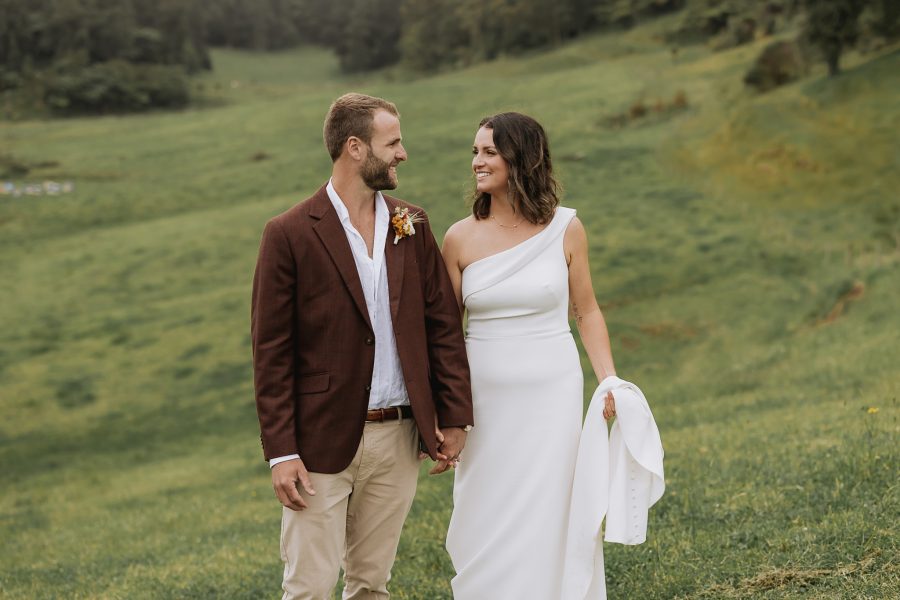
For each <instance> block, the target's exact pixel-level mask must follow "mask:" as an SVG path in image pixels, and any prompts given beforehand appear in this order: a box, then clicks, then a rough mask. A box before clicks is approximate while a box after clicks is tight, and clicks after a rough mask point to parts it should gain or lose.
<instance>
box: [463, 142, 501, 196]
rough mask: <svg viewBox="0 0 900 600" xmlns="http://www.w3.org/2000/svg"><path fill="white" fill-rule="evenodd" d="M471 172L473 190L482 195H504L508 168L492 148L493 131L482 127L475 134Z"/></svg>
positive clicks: (494, 148)
mask: <svg viewBox="0 0 900 600" xmlns="http://www.w3.org/2000/svg"><path fill="white" fill-rule="evenodd" d="M472 154H473V156H472V171H473V172H474V173H475V189H476V190H478V192H479V193H482V194H490V195H492V196H493V195H495V194H502V195H505V194H506V191H507V186H508V180H509V166H507V164H506V161H505V160H503V157H502V156H500V153H499V152H497V148H496V147H495V146H494V131H493V130H492V129H488V128H487V127H482V128H481V129H479V130H478V133H476V134H475V143H474V144H473V146H472Z"/></svg>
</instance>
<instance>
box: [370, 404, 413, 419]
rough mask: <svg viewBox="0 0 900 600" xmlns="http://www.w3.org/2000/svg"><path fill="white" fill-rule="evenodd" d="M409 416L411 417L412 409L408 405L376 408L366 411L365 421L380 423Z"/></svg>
mask: <svg viewBox="0 0 900 600" xmlns="http://www.w3.org/2000/svg"><path fill="white" fill-rule="evenodd" d="M409 418H412V409H411V408H410V407H409V406H392V407H390V408H376V409H373V410H370V411H369V412H367V413H366V423H373V422H374V423H381V422H382V421H396V420H397V419H409Z"/></svg>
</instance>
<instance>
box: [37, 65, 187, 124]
mask: <svg viewBox="0 0 900 600" xmlns="http://www.w3.org/2000/svg"><path fill="white" fill-rule="evenodd" d="M189 99H190V94H189V91H188V82H187V76H186V75H185V74H184V71H183V70H182V69H181V68H180V67H172V66H162V65H135V64H131V63H127V62H125V61H119V60H116V61H110V62H105V63H99V64H95V65H91V66H88V67H84V68H83V69H80V70H77V71H69V72H65V73H56V74H53V75H51V76H49V77H48V78H47V79H46V81H45V88H44V101H45V102H46V103H47V105H48V106H50V107H51V108H53V109H54V110H57V111H62V112H94V113H96V112H123V111H140V110H147V109H151V108H172V107H179V106H184V105H186V104H187V103H188V100H189Z"/></svg>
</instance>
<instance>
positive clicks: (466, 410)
mask: <svg viewBox="0 0 900 600" xmlns="http://www.w3.org/2000/svg"><path fill="white" fill-rule="evenodd" d="M324 137H325V145H326V147H327V148H328V152H329V154H330V155H331V158H332V161H333V163H334V164H333V168H332V174H331V179H330V180H329V181H328V183H327V184H326V185H324V186H322V188H321V189H319V191H318V192H316V193H315V194H314V195H313V196H312V197H311V198H309V199H307V200H305V201H304V202H301V203H300V204H298V205H296V206H294V207H293V208H291V209H290V210H288V211H287V212H285V213H283V214H281V215H278V216H277V217H275V218H273V219H272V220H271V221H269V222H268V223H267V224H266V227H265V231H264V232H263V236H262V242H261V244H260V250H259V259H258V262H257V266H256V273H255V275H254V278H253V299H252V315H251V334H252V341H253V364H254V375H255V376H254V379H255V384H256V405H257V412H258V414H259V422H260V429H261V432H262V436H261V439H262V445H263V452H264V454H265V458H266V459H267V460H269V465H270V467H271V469H272V484H273V486H274V488H275V493H276V495H277V496H278V499H279V500H280V501H281V503H282V504H283V505H284V509H283V510H282V526H281V549H282V560H283V561H284V565H285V566H284V580H283V583H282V587H283V588H284V598H302V599H310V600H312V599H315V600H325V599H330V598H331V595H332V591H333V589H334V586H335V583H336V582H337V578H338V574H339V568H340V566H341V565H343V567H344V584H345V585H344V596H343V597H344V598H345V599H354V600H355V599H363V598H365V599H370V598H388V597H389V594H388V591H387V581H388V579H389V578H390V571H391V566H392V565H393V562H394V558H395V555H396V552H397V545H398V542H399V539H400V530H401V528H402V526H403V522H404V520H405V519H406V515H407V513H408V512H409V508H410V506H411V504H412V500H413V496H414V495H415V490H416V481H417V476H418V471H419V459H420V457H424V454H425V453H427V454H428V455H430V456H431V457H432V459H434V460H437V461H438V463H437V464H436V466H435V467H434V468H433V469H432V473H439V472H443V471H446V470H447V469H448V468H449V467H451V466H453V465H454V464H455V461H456V460H458V458H459V453H460V452H461V451H462V448H463V446H464V445H465V439H466V431H467V430H468V428H470V427H471V425H472V399H471V392H470V389H469V368H468V363H467V362H466V353H465V345H464V341H463V337H462V327H461V323H460V313H459V308H458V306H457V303H456V299H455V295H454V293H453V289H452V287H451V284H450V280H449V277H448V275H447V272H446V269H445V267H444V262H443V260H442V258H441V255H440V252H439V250H438V247H437V243H436V242H435V240H434V236H433V235H432V233H431V230H430V227H429V224H428V220H427V218H426V217H425V213H424V212H423V211H422V210H421V209H419V208H417V207H415V206H412V205H410V204H407V203H405V202H403V201H401V200H398V199H396V198H392V197H390V196H387V195H383V194H382V193H381V191H380V190H391V189H394V188H396V187H397V166H398V165H399V164H400V163H401V162H403V161H405V160H406V158H407V155H406V150H404V148H403V144H402V140H401V136H400V120H399V114H398V113H397V109H396V107H395V106H394V105H393V104H392V103H390V102H388V101H386V100H383V99H381V98H374V97H371V96H365V95H362V94H346V95H344V96H341V97H340V98H338V99H337V100H336V101H335V102H334V103H333V104H332V106H331V108H330V110H329V112H328V116H327V117H326V119H325V128H324ZM420 448H421V449H422V450H423V452H422V453H420V452H419V449H420Z"/></svg>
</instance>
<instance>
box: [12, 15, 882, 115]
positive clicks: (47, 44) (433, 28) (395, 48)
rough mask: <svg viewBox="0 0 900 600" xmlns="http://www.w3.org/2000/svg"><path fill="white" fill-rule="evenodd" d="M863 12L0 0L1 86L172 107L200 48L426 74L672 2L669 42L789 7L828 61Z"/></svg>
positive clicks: (203, 60)
mask: <svg viewBox="0 0 900 600" xmlns="http://www.w3.org/2000/svg"><path fill="white" fill-rule="evenodd" d="M866 10H868V11H869V12H872V13H873V14H875V15H876V16H875V18H874V22H875V23H876V25H877V27H878V28H879V29H878V32H879V34H881V35H885V36H888V37H892V36H896V34H897V26H896V25H897V18H898V12H900V2H898V1H897V0H0V92H2V91H3V90H5V89H9V88H15V87H23V86H26V85H30V86H31V87H33V88H34V89H36V90H38V92H37V93H39V94H40V95H42V98H43V100H44V101H45V102H46V103H47V104H48V105H50V106H51V107H56V108H59V109H61V110H69V109H75V110H79V109H83V110H97V109H99V110H107V109H112V110H115V109H136V108H142V107H150V106H177V105H180V104H183V103H185V102H187V99H188V85H187V79H186V76H185V74H186V73H191V72H196V71H199V70H203V69H210V68H212V64H211V61H210V55H209V47H211V46H227V47H236V48H246V49H253V50H260V51H266V50H278V49H284V48H290V47H293V46H297V45H299V44H317V45H321V46H324V47H327V48H330V49H332V50H333V51H334V52H335V53H336V55H337V57H338V58H339V61H340V65H341V67H342V69H344V70H345V71H367V70H373V69H380V68H383V67H386V66H390V65H394V64H397V63H402V64H404V65H405V66H407V67H408V68H411V69H414V70H419V71H423V72H432V71H436V70H440V69H446V68H455V67H460V66H465V65H468V64H472V63H476V62H479V61H483V60H490V59H493V58H496V57H498V56H501V55H504V54H514V53H517V52H522V51H527V50H530V49H534V48H541V47H547V46H552V45H555V44H558V43H560V42H563V41H566V40H569V39H572V38H574V37H577V36H579V35H582V34H584V33H586V32H590V31H597V30H602V29H609V28H628V27H632V26H634V25H635V24H636V23H638V22H639V21H640V20H642V19H646V18H652V17H655V16H658V15H661V14H665V13H672V12H676V11H678V12H680V14H681V18H680V20H679V21H678V23H679V24H678V25H677V26H676V27H675V28H674V30H673V31H671V32H670V37H671V40H670V41H671V42H672V43H673V44H680V43H689V42H694V41H701V40H703V39H709V38H710V37H713V36H719V37H720V38H722V40H723V41H722V43H723V44H726V45H727V44H731V43H743V42H746V41H749V40H750V39H752V38H753V36H754V35H755V34H756V32H758V31H760V30H763V31H764V32H765V33H773V32H775V31H777V29H778V28H779V27H781V26H783V23H784V22H785V21H786V20H787V19H788V18H790V17H793V16H796V15H798V14H799V15H801V16H802V17H804V18H805V23H806V24H805V29H806V32H807V38H808V39H809V40H810V42H811V43H812V44H814V45H816V46H817V47H818V48H819V49H820V50H821V53H822V55H823V56H824V57H825V59H826V60H827V61H828V64H829V66H830V67H831V69H832V71H833V72H837V69H838V61H839V58H840V54H841V52H842V51H843V49H844V48H845V47H847V46H849V45H852V44H854V43H855V42H856V40H857V38H858V37H859V35H860V27H859V21H860V15H861V14H862V13H863V12H864V11H866Z"/></svg>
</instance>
